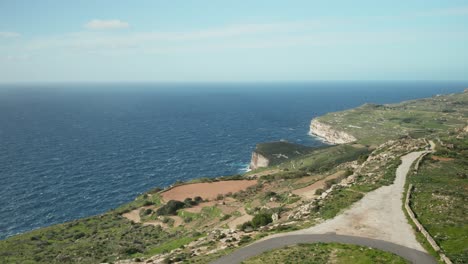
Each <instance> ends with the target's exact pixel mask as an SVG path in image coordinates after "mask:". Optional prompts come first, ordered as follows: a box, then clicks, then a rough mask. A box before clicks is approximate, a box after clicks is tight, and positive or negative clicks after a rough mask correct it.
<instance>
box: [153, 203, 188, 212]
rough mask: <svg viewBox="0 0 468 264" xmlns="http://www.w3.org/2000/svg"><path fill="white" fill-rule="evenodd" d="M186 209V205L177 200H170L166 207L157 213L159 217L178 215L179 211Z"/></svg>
mask: <svg viewBox="0 0 468 264" xmlns="http://www.w3.org/2000/svg"><path fill="white" fill-rule="evenodd" d="M184 207H185V203H183V202H180V201H176V200H170V201H169V202H167V203H166V204H165V205H163V206H161V207H160V208H159V209H158V210H156V213H157V214H158V215H176V214H177V210H179V209H182V208H184Z"/></svg>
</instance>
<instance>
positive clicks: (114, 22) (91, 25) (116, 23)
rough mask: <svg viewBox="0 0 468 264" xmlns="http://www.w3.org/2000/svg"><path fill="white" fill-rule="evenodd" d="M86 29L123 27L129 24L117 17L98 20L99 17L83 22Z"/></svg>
mask: <svg viewBox="0 0 468 264" xmlns="http://www.w3.org/2000/svg"><path fill="white" fill-rule="evenodd" d="M85 27H86V28H87V29H92V30H104V29H123V28H128V27H129V24H128V23H127V22H125V21H122V20H119V19H111V20H100V19H93V20H91V21H89V22H88V23H86V24H85Z"/></svg>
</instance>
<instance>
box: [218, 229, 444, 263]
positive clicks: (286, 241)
mask: <svg viewBox="0 0 468 264" xmlns="http://www.w3.org/2000/svg"><path fill="white" fill-rule="evenodd" d="M317 242H323V243H331V242H336V243H343V244H353V245H360V246H366V247H372V248H376V249H380V250H384V251H388V252H392V253H395V254H397V255H399V256H401V257H403V258H405V259H407V260H409V261H411V262H412V263H416V264H418V263H421V264H436V263H437V261H436V260H435V259H434V258H433V257H432V256H431V255H429V254H427V253H425V252H422V251H419V250H416V249H412V248H408V247H404V246H401V245H398V244H394V243H391V242H387V241H383V240H376V239H371V238H365V237H356V236H345V235H336V234H331V233H330V234H312V235H289V236H284V237H280V238H270V239H267V240H263V241H260V242H257V243H254V244H251V245H249V246H246V247H244V248H241V249H239V250H237V251H235V252H234V253H232V254H230V255H227V256H225V257H222V258H220V259H218V260H216V261H214V262H212V264H235V263H240V262H242V261H244V260H246V259H249V258H251V257H254V256H257V255H259V254H261V253H263V252H265V251H269V250H272V249H278V248H282V247H285V246H288V245H295V244H298V243H317Z"/></svg>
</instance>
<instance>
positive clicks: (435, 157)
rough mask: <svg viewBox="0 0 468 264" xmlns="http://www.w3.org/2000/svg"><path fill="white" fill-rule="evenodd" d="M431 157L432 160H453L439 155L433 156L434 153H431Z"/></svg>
mask: <svg viewBox="0 0 468 264" xmlns="http://www.w3.org/2000/svg"><path fill="white" fill-rule="evenodd" d="M431 158H432V159H433V160H440V161H451V160H453V159H452V158H445V157H439V156H435V155H432V157H431Z"/></svg>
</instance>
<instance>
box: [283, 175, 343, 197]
mask: <svg viewBox="0 0 468 264" xmlns="http://www.w3.org/2000/svg"><path fill="white" fill-rule="evenodd" d="M343 174H344V171H339V172H337V173H335V174H332V175H330V176H327V177H326V178H324V179H321V180H319V181H317V182H315V183H313V184H311V185H309V186H306V187H304V188H301V189H296V190H294V191H292V193H294V194H296V195H299V196H302V197H304V198H306V199H311V198H313V197H314V196H315V191H316V190H317V189H320V188H323V187H325V182H326V181H328V180H331V179H336V178H338V177H340V176H342V175H343Z"/></svg>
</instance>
